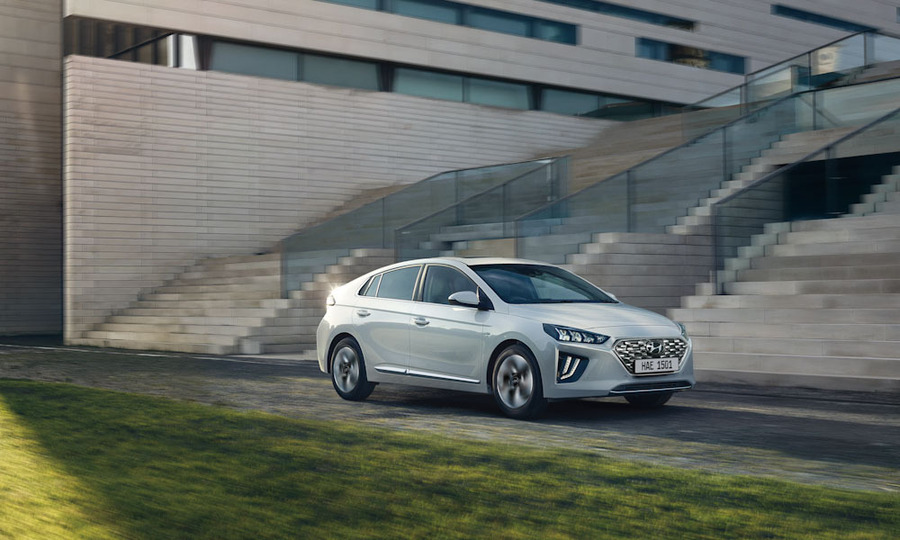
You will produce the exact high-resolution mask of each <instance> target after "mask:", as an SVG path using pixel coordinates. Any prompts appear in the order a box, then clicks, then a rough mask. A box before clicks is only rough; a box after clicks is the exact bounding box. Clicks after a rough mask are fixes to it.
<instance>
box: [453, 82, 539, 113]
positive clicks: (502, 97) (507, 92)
mask: <svg viewBox="0 0 900 540" xmlns="http://www.w3.org/2000/svg"><path fill="white" fill-rule="evenodd" d="M468 83H469V96H468V100H467V101H469V102H470V103H478V104H481V105H494V106H497V107H508V108H511V109H530V108H531V99H530V97H531V92H529V88H528V85H525V84H513V83H506V82H500V81H491V80H487V79H474V78H472V79H468Z"/></svg>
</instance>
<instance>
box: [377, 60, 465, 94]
mask: <svg viewBox="0 0 900 540" xmlns="http://www.w3.org/2000/svg"><path fill="white" fill-rule="evenodd" d="M394 92H398V93H401V94H409V95H411V96H421V97H430V98H436V99H446V100H450V101H462V100H463V78H462V77H461V76H459V75H448V74H446V73H435V72H433V71H422V70H418V69H409V68H397V69H395V70H394Z"/></svg>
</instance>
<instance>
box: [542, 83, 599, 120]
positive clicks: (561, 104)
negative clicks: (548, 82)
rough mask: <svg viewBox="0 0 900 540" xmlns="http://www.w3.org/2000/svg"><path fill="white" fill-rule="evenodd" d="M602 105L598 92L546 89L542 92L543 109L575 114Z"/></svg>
mask: <svg viewBox="0 0 900 540" xmlns="http://www.w3.org/2000/svg"><path fill="white" fill-rule="evenodd" d="M599 106H600V103H599V96H597V94H586V93H583V92H570V91H568V90H553V89H550V88H548V89H545V90H543V91H542V92H541V110H542V111H549V112H555V113H559V114H570V115H574V116H579V115H585V114H588V113H591V112H594V111H596V110H597V109H598V108H599Z"/></svg>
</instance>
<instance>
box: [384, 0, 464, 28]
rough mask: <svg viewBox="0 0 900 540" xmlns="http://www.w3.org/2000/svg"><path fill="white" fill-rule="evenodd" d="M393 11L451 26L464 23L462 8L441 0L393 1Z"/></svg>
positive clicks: (391, 3) (391, 4)
mask: <svg viewBox="0 0 900 540" xmlns="http://www.w3.org/2000/svg"><path fill="white" fill-rule="evenodd" d="M390 6H391V8H390V9H391V11H392V12H393V13H396V14H398V15H406V16H407V17H417V18H419V19H428V20H430V21H438V22H443V23H449V24H461V23H462V6H461V5H459V4H454V3H451V2H442V1H440V0H438V1H434V0H392V1H391V2H390Z"/></svg>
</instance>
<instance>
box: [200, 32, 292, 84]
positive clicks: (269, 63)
mask: <svg viewBox="0 0 900 540" xmlns="http://www.w3.org/2000/svg"><path fill="white" fill-rule="evenodd" d="M209 69H211V70H214V71H227V72H228V73H240V74H242V75H256V76H258V77H272V78H275V79H286V80H289V81H296V80H297V53H295V52H291V51H282V50H279V49H267V48H265V47H251V46H249V45H239V44H237V43H227V42H224V41H217V42H215V43H213V48H212V59H211V60H210V66H209Z"/></svg>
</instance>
